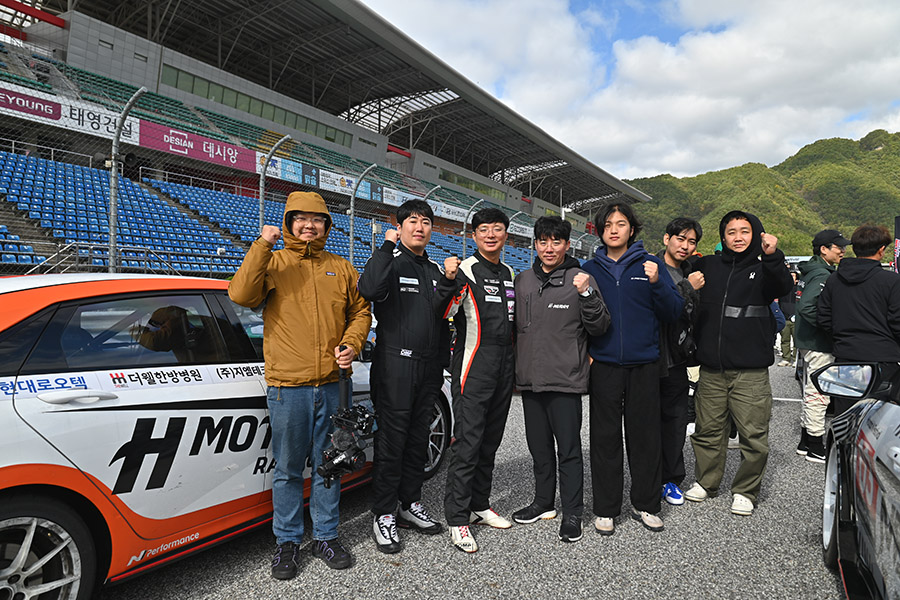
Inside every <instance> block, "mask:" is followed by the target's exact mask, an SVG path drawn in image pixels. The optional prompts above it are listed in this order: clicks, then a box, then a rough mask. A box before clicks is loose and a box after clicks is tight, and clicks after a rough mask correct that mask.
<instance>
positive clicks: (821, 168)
mask: <svg viewBox="0 0 900 600" xmlns="http://www.w3.org/2000/svg"><path fill="white" fill-rule="evenodd" d="M628 183H630V184H631V185H633V186H635V187H636V188H638V189H640V190H642V191H644V192H646V193H647V194H649V195H650V196H652V197H653V200H652V201H651V202H648V203H644V204H640V205H638V206H637V207H636V208H637V210H638V215H639V216H640V217H641V218H642V219H643V220H644V224H645V228H644V232H643V233H642V234H641V237H642V238H643V239H644V243H645V244H646V246H647V247H648V249H650V250H651V251H654V252H655V251H656V250H659V249H660V248H661V247H662V236H663V233H664V229H665V226H666V224H667V223H668V222H669V221H670V220H671V219H672V218H674V217H677V216H691V217H694V218H696V219H698V220H699V221H700V224H701V225H702V226H703V232H704V237H703V239H702V241H701V242H700V251H701V252H703V253H704V254H707V253H710V252H712V251H713V249H714V247H715V245H716V243H717V242H718V241H719V232H718V227H719V220H720V219H721V218H722V216H723V215H724V214H725V213H727V212H728V211H730V210H735V209H740V210H746V211H748V212H751V213H753V214H755V215H757V216H758V217H759V218H760V220H761V221H762V222H763V225H764V226H765V227H766V230H767V231H768V232H769V233H771V234H773V235H775V236H777V237H778V239H779V242H778V247H779V248H781V249H782V250H783V251H784V253H785V254H786V255H789V256H790V255H808V254H810V253H811V247H810V244H811V242H812V237H813V235H815V233H816V232H817V231H819V230H821V229H825V228H833V229H837V230H839V231H841V232H842V233H843V234H844V235H845V236H846V237H848V238H849V237H850V234H851V233H852V232H853V230H854V229H856V227H857V226H859V225H861V224H863V223H874V224H877V225H884V226H885V227H887V228H888V229H889V230H891V231H893V224H894V217H895V216H897V215H900V133H893V134H891V133H888V132H887V131H884V130H881V129H879V130H876V131H873V132H871V133H869V134H868V135H866V136H865V137H864V138H862V139H861V140H859V141H854V140H846V139H840V138H835V139H828V140H819V141H817V142H815V143H812V144H810V145H808V146H805V147H804V148H802V149H801V150H800V151H799V152H797V154H795V155H794V156H791V157H790V158H788V159H787V160H785V161H784V162H782V163H781V164H780V165H777V166H775V167H772V168H768V167H766V166H765V165H761V164H758V163H748V164H745V165H741V166H740V167H733V168H731V169H725V170H722V171H713V172H710V173H705V174H703V175H697V176H696V177H685V178H681V179H679V178H677V177H673V176H671V175H657V176H656V177H647V178H641V179H635V180H632V181H629V182H628Z"/></svg>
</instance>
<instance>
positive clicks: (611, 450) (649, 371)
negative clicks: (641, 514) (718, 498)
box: [590, 361, 661, 517]
mask: <svg viewBox="0 0 900 600" xmlns="http://www.w3.org/2000/svg"><path fill="white" fill-rule="evenodd" d="M590 407H591V413H590V426H591V487H592V489H593V493H594V514H595V515H597V516H598V517H616V516H618V515H619V514H620V513H621V512H622V495H623V487H624V480H625V471H624V469H625V467H624V457H623V452H622V418H623V415H624V420H625V447H626V448H627V451H628V465H629V468H630V472H631V504H632V506H634V508H636V509H637V510H641V511H645V512H648V513H653V514H656V513H658V512H659V510H660V491H659V481H660V475H661V468H660V462H661V460H660V445H661V443H660V427H659V421H660V419H659V366H658V365H657V364H655V363H651V364H647V365H636V366H625V367H623V366H619V365H610V364H604V363H601V362H597V361H594V362H593V364H591V403H590Z"/></svg>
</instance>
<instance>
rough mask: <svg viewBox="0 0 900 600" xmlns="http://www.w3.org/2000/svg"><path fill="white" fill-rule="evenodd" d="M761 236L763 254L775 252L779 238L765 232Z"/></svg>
mask: <svg viewBox="0 0 900 600" xmlns="http://www.w3.org/2000/svg"><path fill="white" fill-rule="evenodd" d="M759 236H760V238H762V251H763V254H772V253H773V252H775V248H776V247H777V246H778V238H777V237H775V236H774V235H769V234H768V233H765V232H763V233H761V234H759Z"/></svg>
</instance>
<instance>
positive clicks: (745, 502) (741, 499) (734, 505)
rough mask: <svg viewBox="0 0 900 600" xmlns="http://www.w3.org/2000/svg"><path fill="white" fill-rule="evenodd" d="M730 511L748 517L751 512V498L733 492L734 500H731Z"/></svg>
mask: <svg viewBox="0 0 900 600" xmlns="http://www.w3.org/2000/svg"><path fill="white" fill-rule="evenodd" d="M731 512H732V513H734V514H736V515H741V516H742V517H749V516H750V515H752V514H753V500H751V499H750V498H748V497H747V496H742V495H741V494H735V495H734V500H732V502H731Z"/></svg>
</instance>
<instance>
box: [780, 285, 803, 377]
mask: <svg viewBox="0 0 900 600" xmlns="http://www.w3.org/2000/svg"><path fill="white" fill-rule="evenodd" d="M791 278H792V279H793V280H794V287H792V288H791V291H790V292H788V293H787V294H785V295H784V296H782V297H781V298H779V299H778V308H779V309H781V314H782V315H784V328H783V329H782V330H781V331H780V332H779V333H781V360H780V361H778V366H779V367H793V366H794V351H793V349H792V345H791V343H792V342H794V343H793V345H794V346H796V345H797V344H796V342H795V341H794V321H795V318H794V314H795V310H796V304H797V281H798V277H797V273H796V272H795V271H791Z"/></svg>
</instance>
